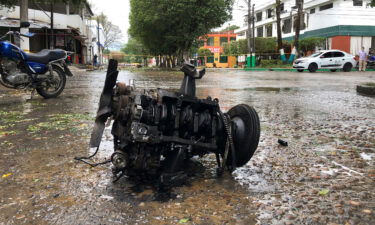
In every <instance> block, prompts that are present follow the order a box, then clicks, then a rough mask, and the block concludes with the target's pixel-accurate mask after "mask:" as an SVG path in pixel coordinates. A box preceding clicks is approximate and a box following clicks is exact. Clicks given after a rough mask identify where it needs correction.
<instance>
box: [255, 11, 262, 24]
mask: <svg viewBox="0 0 375 225" xmlns="http://www.w3.org/2000/svg"><path fill="white" fill-rule="evenodd" d="M262 17H263V12H258V13H257V14H256V18H257V22H259V21H262Z"/></svg>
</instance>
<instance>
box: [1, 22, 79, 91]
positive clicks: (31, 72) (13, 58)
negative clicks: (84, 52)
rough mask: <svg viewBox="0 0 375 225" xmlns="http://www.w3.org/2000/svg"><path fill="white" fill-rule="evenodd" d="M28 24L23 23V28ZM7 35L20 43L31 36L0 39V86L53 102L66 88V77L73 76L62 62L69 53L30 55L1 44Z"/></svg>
mask: <svg viewBox="0 0 375 225" xmlns="http://www.w3.org/2000/svg"><path fill="white" fill-rule="evenodd" d="M29 26H30V23H28V22H22V23H21V28H22V27H29ZM8 35H12V36H14V37H16V38H20V39H22V37H32V36H33V35H32V34H30V35H25V34H20V33H19V32H17V31H9V32H7V33H6V34H5V35H4V36H2V37H1V38H0V84H2V85H3V86H5V87H7V88H15V89H28V90H33V91H34V90H36V91H37V92H38V94H40V95H41V96H43V97H44V98H54V97H57V96H59V95H60V94H61V92H62V91H63V90H64V88H65V83H66V76H73V74H72V73H71V72H70V70H69V68H68V66H67V65H66V63H65V60H66V58H67V56H68V52H66V51H65V50H61V49H55V50H49V49H43V50H42V51H40V52H38V53H35V54H32V53H26V52H24V51H22V50H21V49H20V48H19V47H17V46H16V45H13V44H12V43H9V42H8V41H3V40H4V39H5V38H6V37H7V36H8Z"/></svg>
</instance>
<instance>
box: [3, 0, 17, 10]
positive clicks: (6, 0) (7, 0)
mask: <svg viewBox="0 0 375 225" xmlns="http://www.w3.org/2000/svg"><path fill="white" fill-rule="evenodd" d="M17 3H18V0H1V2H0V7H7V8H10V7H13V6H15V5H16V4H17Z"/></svg>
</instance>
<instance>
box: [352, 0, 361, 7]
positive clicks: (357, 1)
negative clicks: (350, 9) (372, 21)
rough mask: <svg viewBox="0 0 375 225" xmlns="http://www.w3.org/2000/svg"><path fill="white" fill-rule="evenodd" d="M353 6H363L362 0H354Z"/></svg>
mask: <svg viewBox="0 0 375 225" xmlns="http://www.w3.org/2000/svg"><path fill="white" fill-rule="evenodd" d="M353 6H363V1H362V0H353Z"/></svg>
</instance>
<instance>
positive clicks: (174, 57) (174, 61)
mask: <svg viewBox="0 0 375 225" xmlns="http://www.w3.org/2000/svg"><path fill="white" fill-rule="evenodd" d="M175 67H176V55H173V56H172V68H175Z"/></svg>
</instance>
